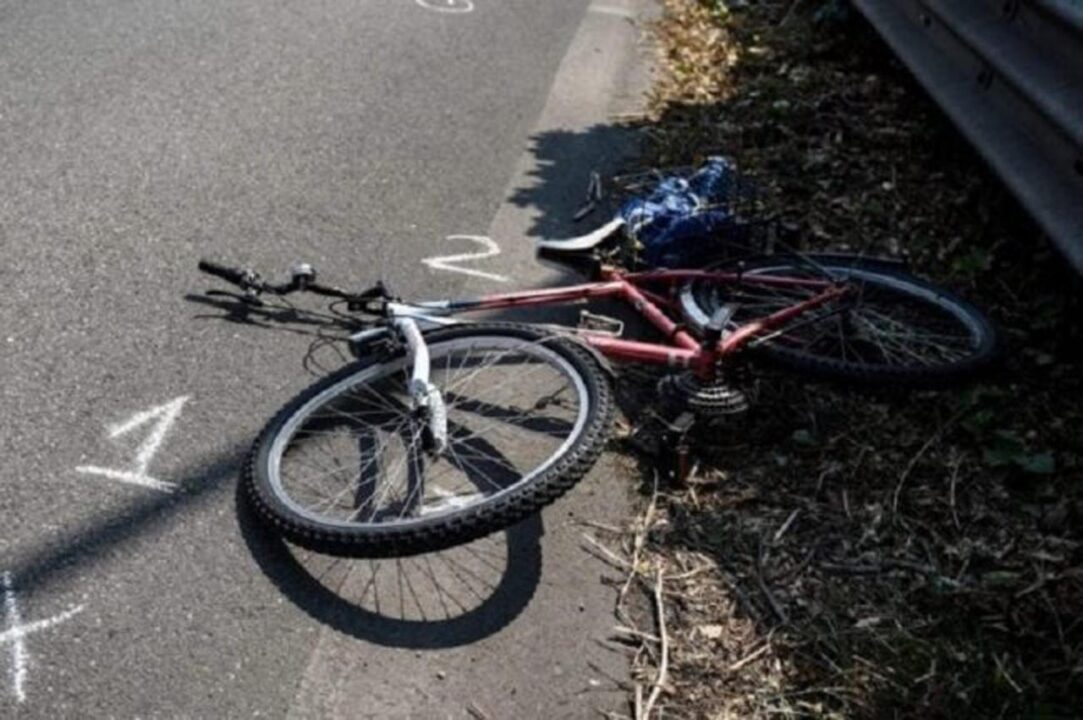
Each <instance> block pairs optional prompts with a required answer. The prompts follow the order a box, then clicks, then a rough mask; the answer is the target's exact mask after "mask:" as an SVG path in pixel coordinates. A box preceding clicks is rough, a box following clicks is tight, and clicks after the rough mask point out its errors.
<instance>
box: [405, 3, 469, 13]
mask: <svg viewBox="0 0 1083 720" xmlns="http://www.w3.org/2000/svg"><path fill="white" fill-rule="evenodd" d="M414 2H416V3H417V4H418V5H420V6H421V7H423V8H425V9H426V10H432V11H434V12H442V13H468V12H474V3H473V0H414Z"/></svg>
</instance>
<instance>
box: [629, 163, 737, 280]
mask: <svg viewBox="0 0 1083 720" xmlns="http://www.w3.org/2000/svg"><path fill="white" fill-rule="evenodd" d="M738 191H739V188H738V180H737V171H736V169H735V168H734V166H733V163H731V162H730V161H729V160H727V159H726V158H723V157H711V158H708V159H707V162H706V163H704V164H703V165H702V166H701V167H700V168H699V169H697V170H696V171H695V172H694V173H693V174H692V175H690V176H688V177H687V178H685V177H680V176H671V177H667V178H664V179H663V180H662V181H661V182H660V183H658V185H657V186H656V187H655V188H654V190H652V191H651V192H650V194H648V195H647V196H645V197H638V198H632V199H631V200H628V201H627V202H625V203H624V205H622V206H621V208H620V210H618V211H617V215H618V217H620V218H622V219H623V220H624V224H625V229H626V232H627V233H628V235H629V236H630V237H632V238H634V239H636V240H638V241H639V242H640V243H641V244H642V246H643V258H642V259H643V260H644V261H645V262H646V263H647V264H648V265H650V266H652V267H671V268H672V267H681V266H687V265H689V264H694V263H695V261H696V258H697V257H699V256H702V255H703V254H704V252H705V250H708V249H709V248H710V246H711V244H712V242H714V243H718V242H719V241H720V240H724V239H725V237H726V235H727V233H730V232H731V231H733V230H734V229H735V228H736V226H737V220H736V216H735V211H734V210H735V209H734V207H733V203H734V200H735V199H736V197H737V195H738Z"/></svg>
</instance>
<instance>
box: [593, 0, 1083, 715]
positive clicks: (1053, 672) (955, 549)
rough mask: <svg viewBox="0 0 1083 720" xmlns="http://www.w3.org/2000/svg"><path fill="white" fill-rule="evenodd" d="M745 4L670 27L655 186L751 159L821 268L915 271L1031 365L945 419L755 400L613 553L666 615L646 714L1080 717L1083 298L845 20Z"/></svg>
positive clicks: (1010, 365)
mask: <svg viewBox="0 0 1083 720" xmlns="http://www.w3.org/2000/svg"><path fill="white" fill-rule="evenodd" d="M728 5H737V3H723V2H718V1H715V2H706V1H703V2H700V1H697V0H665V2H664V6H665V10H664V14H663V16H662V18H661V19H660V20H659V21H658V23H657V24H656V26H655V27H654V29H653V34H654V36H655V38H656V39H657V42H658V52H659V63H658V65H659V68H660V72H659V75H658V77H657V78H656V82H655V85H654V89H653V92H652V96H651V114H650V117H649V118H647V119H644V120H641V121H638V122H637V123H636V126H637V127H638V128H639V129H640V130H641V132H642V133H643V135H644V137H645V138H646V139H647V150H646V155H645V157H644V158H643V159H642V165H643V167H644V168H658V167H666V166H674V165H686V164H689V163H694V162H696V161H698V160H700V159H702V158H703V157H705V156H707V155H709V154H715V153H720V154H725V155H728V156H731V157H733V158H735V159H736V160H737V162H738V163H739V165H740V167H741V169H742V171H743V172H745V173H746V174H748V175H750V176H751V177H753V178H755V180H756V183H757V185H758V187H759V188H760V192H761V195H762V198H761V199H762V202H763V203H764V204H765V205H766V206H767V208H768V209H769V210H771V211H772V212H777V213H779V214H780V215H781V216H782V217H783V218H785V219H786V220H787V222H788V223H789V224H791V225H792V227H793V228H795V229H796V230H797V231H798V232H799V234H800V237H801V246H802V247H803V248H804V249H831V250H850V251H854V252H862V253H867V254H873V255H884V256H891V257H896V258H899V259H902V260H905V261H906V262H907V263H908V264H909V265H910V267H911V269H912V270H913V271H914V272H915V273H916V274H919V275H923V276H926V277H929V278H930V279H932V280H934V281H936V282H938V283H941V284H943V285H945V286H947V287H951V288H953V289H955V290H957V291H959V292H960V293H961V294H963V295H964V296H966V297H968V298H969V299H971V300H972V301H973V302H975V303H976V304H977V305H979V306H981V307H983V308H984V309H986V310H987V311H988V313H989V314H990V315H991V316H992V317H993V318H994V320H995V321H996V323H997V324H998V326H999V329H1000V331H1001V334H1002V338H1003V358H1002V361H1001V363H1000V364H999V367H998V368H997V370H996V372H995V373H994V374H993V375H992V376H990V377H987V378H984V379H983V380H982V382H980V383H979V384H977V385H975V386H972V387H968V388H965V389H959V390H957V391H949V392H943V393H923V394H917V395H910V396H883V397H869V396H864V395H859V394H857V393H852V392H848V391H846V390H842V389H838V388H830V387H824V386H819V385H813V384H809V383H807V382H804V381H802V380H800V379H798V378H792V377H786V376H782V375H772V374H758V375H757V376H756V378H755V379H754V380H752V381H750V382H753V383H755V384H757V385H758V386H759V393H758V397H759V399H758V402H757V403H756V405H755V406H754V408H753V409H752V410H751V411H750V412H749V413H748V414H747V415H746V416H743V417H741V418H740V420H739V421H738V422H735V423H733V424H732V425H731V426H729V427H726V428H723V429H721V430H718V431H716V432H715V434H714V435H713V436H712V437H711V438H710V439H709V441H708V442H705V443H703V444H701V446H700V454H701V464H700V466H699V469H698V471H697V472H696V473H695V474H694V475H693V476H692V478H691V479H690V481H689V483H688V484H687V485H686V486H682V487H663V488H661V489H660V490H658V491H657V492H656V493H655V492H652V494H651V498H652V499H651V503H650V508H651V512H650V517H649V521H646V520H645V519H644V518H643V517H641V518H639V519H638V520H637V521H636V523H635V524H634V525H633V527H631V528H630V530H629V532H628V534H627V536H626V537H625V538H623V540H622V541H621V542H616V543H613V544H611V548H612V550H613V552H614V553H616V555H617V556H618V557H620V558H623V561H624V562H625V563H626V565H625V566H624V569H625V570H626V571H628V572H629V576H630V577H631V578H633V579H634V580H635V582H634V583H633V584H634V585H636V586H639V587H641V588H643V589H645V590H647V591H649V592H648V593H647V595H646V596H645V602H644V603H643V604H642V607H641V610H643V612H641V613H640V615H639V616H638V617H639V620H640V622H641V623H642V624H643V627H646V628H647V629H646V630H643V631H642V632H644V633H645V635H640V636H635V637H637V638H639V639H638V640H637V641H636V642H634V643H632V644H633V645H635V647H637V653H636V668H637V669H636V677H635V681H636V683H638V685H639V687H640V692H639V696H640V702H639V704H638V710H637V712H638V713H639V714H640V715H641V716H642V713H643V711H644V704H645V700H644V698H645V697H646V695H647V693H648V692H649V691H650V689H651V688H653V687H655V686H656V685H658V686H659V687H660V690H659V693H658V697H657V699H656V701H655V703H654V704H653V706H652V708H651V709H650V711H649V712H648V714H650V715H651V716H652V717H673V718H712V719H714V718H767V717H776V716H782V717H838V718H851V717H854V718H910V717H914V718H917V717H921V718H930V717H954V718H962V717H966V718H970V717H975V718H999V717H1003V718H1017V717H1034V718H1054V717H1075V716H1078V714H1079V712H1080V711H1079V708H1080V707H1083V532H1081V530H1080V527H1081V521H1083V490H1081V487H1083V486H1081V479H1083V478H1081V476H1083V403H1081V402H1080V400H1081V399H1083V392H1081V390H1083V367H1081V364H1083V363H1081V359H1083V358H1081V354H1080V348H1081V347H1083V343H1081V342H1080V340H1081V339H1083V338H1081V332H1080V327H1081V326H1080V323H1079V322H1078V320H1077V318H1079V317H1080V297H1081V294H1080V291H1079V290H1080V284H1079V280H1078V278H1077V277H1076V276H1075V275H1074V274H1072V273H1071V271H1070V270H1069V269H1067V267H1066V263H1065V262H1064V261H1063V260H1062V259H1061V257H1060V256H1059V255H1058V254H1057V252H1056V251H1055V250H1054V249H1052V248H1051V246H1050V244H1049V243H1048V241H1047V240H1046V239H1045V238H1043V237H1042V236H1041V235H1040V233H1039V232H1038V231H1037V230H1035V229H1034V227H1033V226H1032V225H1031V224H1030V221H1029V220H1028V219H1027V218H1026V216H1025V215H1024V213H1023V212H1022V211H1021V210H1020V209H1019V208H1018V207H1017V206H1016V205H1015V203H1014V202H1013V201H1012V200H1011V198H1010V197H1009V196H1008V195H1007V194H1006V191H1005V190H1004V189H1003V187H1002V186H1001V185H1000V183H999V182H998V181H997V180H996V179H995V178H994V177H992V176H991V175H990V174H989V172H988V170H987V169H986V167H985V166H984V165H983V164H981V162H980V161H979V160H978V159H976V157H975V156H974V155H973V153H972V152H971V150H970V149H969V148H968V147H967V145H966V143H965V142H964V141H963V140H962V139H961V138H960V137H959V136H958V135H957V134H956V133H955V131H954V130H953V129H952V128H951V127H950V126H949V125H947V123H946V121H945V120H944V119H943V118H942V116H941V115H940V113H939V111H938V110H937V109H936V107H935V106H934V105H933V104H932V103H931V102H930V101H929V100H928V99H927V98H926V96H925V95H924V94H923V92H922V91H921V89H920V88H919V87H918V86H916V85H915V84H914V83H913V81H912V80H911V79H910V78H909V77H908V76H907V75H906V74H905V72H904V71H903V70H902V69H901V68H900V67H899V66H898V65H897V63H896V62H895V61H894V60H893V59H892V58H891V56H890V55H889V54H888V52H887V51H886V50H885V49H884V47H883V46H882V45H881V43H880V42H879V40H878V39H877V38H876V36H875V34H874V33H873V32H872V31H871V30H870V29H869V28H868V27H866V26H864V25H863V24H861V23H860V22H858V21H857V19H856V18H853V17H851V18H850V19H849V20H845V19H840V17H841V16H844V15H845V13H844V12H842V8H841V6H840V5H836V4H834V3H808V2H800V0H799V1H798V2H775V3H773V2H753V3H748V4H742V5H743V7H741V8H740V9H733V10H727V9H726V7H727V6H728ZM653 477H654V476H653V473H652V470H651V469H650V468H645V469H644V478H645V482H644V487H651V488H653V487H654V485H653ZM660 586H661V588H662V592H661V593H660V594H659V595H658V597H659V598H660V599H661V602H660V603H659V604H658V607H654V606H653V605H652V603H651V602H650V598H651V597H654V596H655V594H656V593H657V591H658V590H659V587H660ZM623 597H624V595H622V598H623ZM652 607H654V609H653V610H650V608H652ZM626 612H627V611H626ZM658 612H661V613H663V617H664V619H665V627H666V638H665V643H664V644H665V645H666V651H667V652H666V655H667V661H668V662H667V665H668V666H667V668H666V672H665V677H664V682H662V683H660V684H659V683H658V680H659V667H658V666H659V661H660V659H661V654H662V653H661V652H660V650H661V648H660V644H661V642H662V638H659V637H658V628H659V623H658V617H657V613H658ZM652 613H654V615H653V619H652Z"/></svg>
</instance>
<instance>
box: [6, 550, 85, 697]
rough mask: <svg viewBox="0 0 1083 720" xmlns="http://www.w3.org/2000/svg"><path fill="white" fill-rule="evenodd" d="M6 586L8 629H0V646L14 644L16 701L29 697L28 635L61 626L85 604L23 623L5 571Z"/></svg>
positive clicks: (12, 646) (13, 682)
mask: <svg viewBox="0 0 1083 720" xmlns="http://www.w3.org/2000/svg"><path fill="white" fill-rule="evenodd" d="M3 585H4V626H5V627H6V628H7V629H6V630H4V631H3V632H0V645H3V644H5V643H11V669H10V673H11V691H12V692H13V693H14V694H15V700H16V701H18V702H20V703H21V702H24V701H25V700H26V674H27V671H28V669H29V667H30V653H29V652H27V650H26V642H25V640H26V637H27V635H30V634H31V633H36V632H39V631H41V630H45V629H46V628H51V627H53V626H54V625H59V624H60V623H62V622H64V621H65V620H67V619H69V618H70V617H72V616H73V615H77V614H79V613H80V612H82V611H83V606H82V605H76V606H75V607H73V608H70V609H68V610H65V611H64V612H62V613H60V614H59V615H54V616H53V617H51V618H46V619H44V620H37V621H35V622H32V623H25V624H24V623H23V620H22V615H21V614H20V613H19V601H18V599H17V598H16V597H15V582H14V581H13V580H12V579H11V573H10V572H7V571H5V572H4V574H3Z"/></svg>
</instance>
